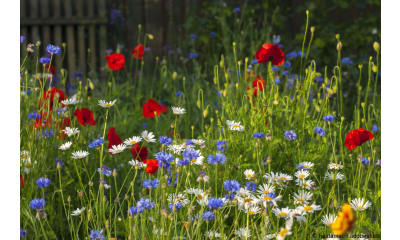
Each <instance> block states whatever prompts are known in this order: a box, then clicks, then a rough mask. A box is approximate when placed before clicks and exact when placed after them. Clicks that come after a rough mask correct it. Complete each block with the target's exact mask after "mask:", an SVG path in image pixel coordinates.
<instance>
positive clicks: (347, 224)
mask: <svg viewBox="0 0 400 240" xmlns="http://www.w3.org/2000/svg"><path fill="white" fill-rule="evenodd" d="M355 220H356V219H355V216H354V213H353V209H352V208H351V206H350V205H349V204H344V205H343V206H342V211H341V212H339V213H338V217H337V218H336V221H335V222H334V223H332V224H331V229H332V233H333V234H335V235H343V234H345V233H347V232H348V231H350V230H351V229H352V227H353V225H354V222H355Z"/></svg>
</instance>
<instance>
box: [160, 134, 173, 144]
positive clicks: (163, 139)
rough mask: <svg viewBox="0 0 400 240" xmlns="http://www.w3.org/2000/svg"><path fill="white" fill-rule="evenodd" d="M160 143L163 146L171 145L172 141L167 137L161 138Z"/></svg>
mask: <svg viewBox="0 0 400 240" xmlns="http://www.w3.org/2000/svg"><path fill="white" fill-rule="evenodd" d="M160 143H161V144H163V145H171V143H172V139H171V138H169V137H167V136H161V137H160Z"/></svg>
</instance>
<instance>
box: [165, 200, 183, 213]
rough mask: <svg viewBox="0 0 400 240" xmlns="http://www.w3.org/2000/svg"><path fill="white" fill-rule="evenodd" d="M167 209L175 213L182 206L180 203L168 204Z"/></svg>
mask: <svg viewBox="0 0 400 240" xmlns="http://www.w3.org/2000/svg"><path fill="white" fill-rule="evenodd" d="M168 208H169V210H171V212H177V211H179V210H180V209H181V208H183V205H182V203H180V202H178V203H176V204H172V203H170V204H168Z"/></svg>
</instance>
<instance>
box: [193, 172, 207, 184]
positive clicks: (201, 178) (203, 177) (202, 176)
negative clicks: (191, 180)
mask: <svg viewBox="0 0 400 240" xmlns="http://www.w3.org/2000/svg"><path fill="white" fill-rule="evenodd" d="M209 180H210V177H209V176H207V175H206V173H205V172H203V171H200V173H199V176H198V177H197V179H196V181H197V182H201V181H203V182H208V181H209Z"/></svg>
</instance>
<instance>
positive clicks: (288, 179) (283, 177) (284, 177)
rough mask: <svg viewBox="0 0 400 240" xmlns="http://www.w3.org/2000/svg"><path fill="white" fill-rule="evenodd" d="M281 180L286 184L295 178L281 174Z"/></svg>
mask: <svg viewBox="0 0 400 240" xmlns="http://www.w3.org/2000/svg"><path fill="white" fill-rule="evenodd" d="M279 180H280V181H282V182H283V183H286V182H287V181H291V180H293V177H292V176H290V175H288V174H285V173H281V174H279Z"/></svg>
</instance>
